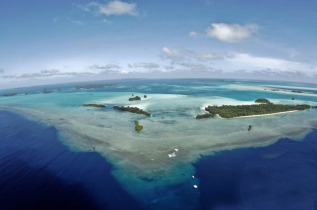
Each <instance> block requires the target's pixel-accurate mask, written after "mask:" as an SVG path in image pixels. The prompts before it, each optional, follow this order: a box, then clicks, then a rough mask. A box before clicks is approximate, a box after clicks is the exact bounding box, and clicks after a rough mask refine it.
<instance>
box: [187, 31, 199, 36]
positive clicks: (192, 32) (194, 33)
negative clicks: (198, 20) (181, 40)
mask: <svg viewBox="0 0 317 210" xmlns="http://www.w3.org/2000/svg"><path fill="white" fill-rule="evenodd" d="M188 35H189V36H190V37H197V35H198V33H197V32H196V31H191V32H189V34H188Z"/></svg>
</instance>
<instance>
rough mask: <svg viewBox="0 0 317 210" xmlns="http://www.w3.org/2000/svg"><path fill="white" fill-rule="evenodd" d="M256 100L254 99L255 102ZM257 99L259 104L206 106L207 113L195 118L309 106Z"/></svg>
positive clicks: (275, 111)
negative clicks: (274, 102)
mask: <svg viewBox="0 0 317 210" xmlns="http://www.w3.org/2000/svg"><path fill="white" fill-rule="evenodd" d="M258 100H259V99H258ZM258 100H256V102H257V101H258ZM259 101H260V103H261V104H253V105H237V106H233V105H223V106H208V107H206V108H205V110H206V111H207V112H208V113H206V114H203V115H197V116H196V119H203V118H209V117H214V116H216V115H219V116H220V117H222V118H234V117H244V116H251V115H264V114H273V113H279V112H287V111H297V110H306V109H309V108H310V106H309V105H306V104H302V105H283V104H273V103H271V102H270V101H269V100H267V99H265V100H264V99H260V100H259ZM259 101H258V102H259Z"/></svg>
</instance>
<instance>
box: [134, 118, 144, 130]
mask: <svg viewBox="0 0 317 210" xmlns="http://www.w3.org/2000/svg"><path fill="white" fill-rule="evenodd" d="M134 125H135V131H136V132H138V133H140V132H141V131H142V130H143V125H140V123H139V121H137V120H135V121H134Z"/></svg>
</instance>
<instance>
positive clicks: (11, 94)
mask: <svg viewBox="0 0 317 210" xmlns="http://www.w3.org/2000/svg"><path fill="white" fill-rule="evenodd" d="M18 94H19V93H5V94H3V96H5V97H9V96H16V95H18Z"/></svg>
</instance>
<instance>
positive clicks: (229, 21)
mask: <svg viewBox="0 0 317 210" xmlns="http://www.w3.org/2000/svg"><path fill="white" fill-rule="evenodd" d="M316 20H317V1H316V0H302V1H298V0H288V1H285V0H262V1H254V0H160V1H154V0H134V1H128V0H114V1H113V0H110V1H106V0H99V1H98V0H77V1H76V0H54V1H53V0H50V1H49V0H28V1H21V0H0V89H3V88H11V87H19V86H28V85H41V84H53V83H61V82H76V81H92V80H107V79H121V78H234V79H258V80H283V81H284V80H285V81H300V82H312V83H317V59H316V56H317V48H316V46H317V21H316Z"/></svg>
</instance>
